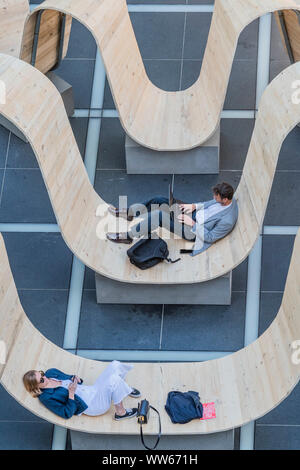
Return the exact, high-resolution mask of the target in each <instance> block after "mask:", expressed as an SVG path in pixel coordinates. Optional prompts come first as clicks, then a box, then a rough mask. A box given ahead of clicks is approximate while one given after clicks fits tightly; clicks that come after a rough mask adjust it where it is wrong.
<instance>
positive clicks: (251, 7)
mask: <svg viewBox="0 0 300 470" xmlns="http://www.w3.org/2000/svg"><path fill="white" fill-rule="evenodd" d="M37 9H49V10H57V11H61V12H65V13H66V14H68V15H70V16H72V17H73V18H76V19H77V20H78V21H80V22H81V23H82V24H84V25H85V26H86V27H87V28H88V29H89V30H90V32H91V33H92V34H93V35H94V38H95V40H96V43H97V45H98V48H99V50H100V52H101V55H102V59H103V62H104V65H105V68H106V73H107V78H108V81H109V84H110V88H111V91H112V95H113V98H114V102H115V105H116V108H117V110H118V112H119V117H120V121H121V124H122V126H123V128H124V130H125V132H126V133H127V134H128V135H129V136H130V137H131V138H132V139H134V140H135V141H136V142H138V143H139V144H140V145H143V146H145V147H149V148H152V149H154V150H158V151H169V150H178V151H180V150H188V149H191V148H194V147H197V146H199V145H201V144H202V143H203V142H205V141H206V140H208V139H209V138H210V137H211V136H212V135H213V134H214V133H215V131H216V130H217V127H218V125H219V122H220V116H221V111H222V109H223V105H224V101H225V96H226V91H227V87H228V81H229V78H230V72H231V68H232V64H233V59H234V55H235V52H236V47H237V43H238V38H239V36H240V33H241V32H242V31H243V30H244V29H245V27H246V26H247V25H248V24H250V23H251V22H252V21H254V20H255V19H257V18H259V17H260V16H262V15H264V14H266V13H268V12H273V11H277V10H285V9H296V10H300V0H216V1H215V8H214V14H213V18H212V22H211V26H210V31H209V35H208V40H207V46H206V50H205V54H204V57H203V62H202V68H201V72H200V75H199V77H198V79H197V80H196V82H195V83H194V84H193V85H192V86H190V87H189V88H187V89H186V90H183V91H176V92H167V91H163V90H161V89H160V88H158V87H156V86H155V85H154V84H153V83H152V82H151V81H150V80H149V78H148V76H147V74H146V71H145V67H144V64H143V60H142V57H141V54H140V51H139V48H138V44H137V41H136V38H135V35H134V31H133V28H132V24H131V20H130V17H129V13H128V8H127V4H126V0H85V1H84V2H83V1H82V0H46V1H45V2H43V3H42V4H41V5H40V6H39V7H37ZM35 11H36V10H35ZM34 14H35V13H33V15H34ZM25 34H26V35H27V36H28V35H29V36H30V34H31V35H32V34H33V32H32V25H31V23H30V20H29V21H28V24H27V25H26V27H25ZM22 57H23V56H22ZM49 57H50V56H49ZM25 60H26V57H25ZM162 158H163V153H162Z"/></svg>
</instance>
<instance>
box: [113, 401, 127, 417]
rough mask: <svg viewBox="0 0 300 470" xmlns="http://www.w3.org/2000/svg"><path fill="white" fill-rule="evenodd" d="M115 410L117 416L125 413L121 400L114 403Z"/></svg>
mask: <svg viewBox="0 0 300 470" xmlns="http://www.w3.org/2000/svg"><path fill="white" fill-rule="evenodd" d="M115 410H116V414H117V415H118V416H124V415H125V414H126V409H125V408H124V405H123V402H120V403H118V404H115Z"/></svg>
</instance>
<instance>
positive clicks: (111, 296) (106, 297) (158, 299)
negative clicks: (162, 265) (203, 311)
mask: <svg viewBox="0 0 300 470" xmlns="http://www.w3.org/2000/svg"><path fill="white" fill-rule="evenodd" d="M95 276H96V294H97V303H99V304H169V305H183V304H184V305H230V304H231V285H232V272H230V273H227V274H225V275H224V276H221V277H219V278H217V279H212V280H211V281H206V282H201V283H197V284H170V285H157V284H132V283H126V282H119V281H115V280H113V279H109V278H108V277H105V276H101V275H99V274H96V275H95Z"/></svg>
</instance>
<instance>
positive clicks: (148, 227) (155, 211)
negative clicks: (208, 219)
mask: <svg viewBox="0 0 300 470" xmlns="http://www.w3.org/2000/svg"><path fill="white" fill-rule="evenodd" d="M174 202H175V203H176V201H174ZM139 206H140V205H139V204H134V205H133V206H131V208H130V209H129V214H132V215H136V213H137V214H138V215H140V216H141V217H142V221H141V222H139V223H138V224H136V225H134V226H133V227H132V228H131V229H130V230H129V232H128V233H129V236H131V237H132V238H134V237H143V236H146V235H148V236H150V235H151V233H152V232H153V231H154V230H156V229H157V228H158V227H164V228H166V229H167V230H169V231H170V232H171V233H175V234H176V235H178V236H180V237H181V238H184V239H185V240H189V241H195V234H194V232H192V227H190V226H188V225H185V224H183V223H181V222H180V221H179V220H177V219H175V220H174V217H172V211H170V207H169V199H168V198H166V197H163V196H156V197H153V198H152V199H149V200H148V201H145V202H144V203H143V206H144V211H145V212H144V213H142V212H141V211H140V210H139ZM192 218H193V220H194V221H196V211H193V213H192Z"/></svg>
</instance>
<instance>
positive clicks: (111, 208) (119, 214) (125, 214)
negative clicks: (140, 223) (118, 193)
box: [108, 206, 133, 222]
mask: <svg viewBox="0 0 300 470" xmlns="http://www.w3.org/2000/svg"><path fill="white" fill-rule="evenodd" d="M108 212H110V213H111V214H113V215H114V216H115V217H122V218H123V219H125V220H128V221H129V222H131V221H132V220H133V216H132V215H128V209H122V210H120V209H118V208H117V207H114V206H108Z"/></svg>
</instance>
